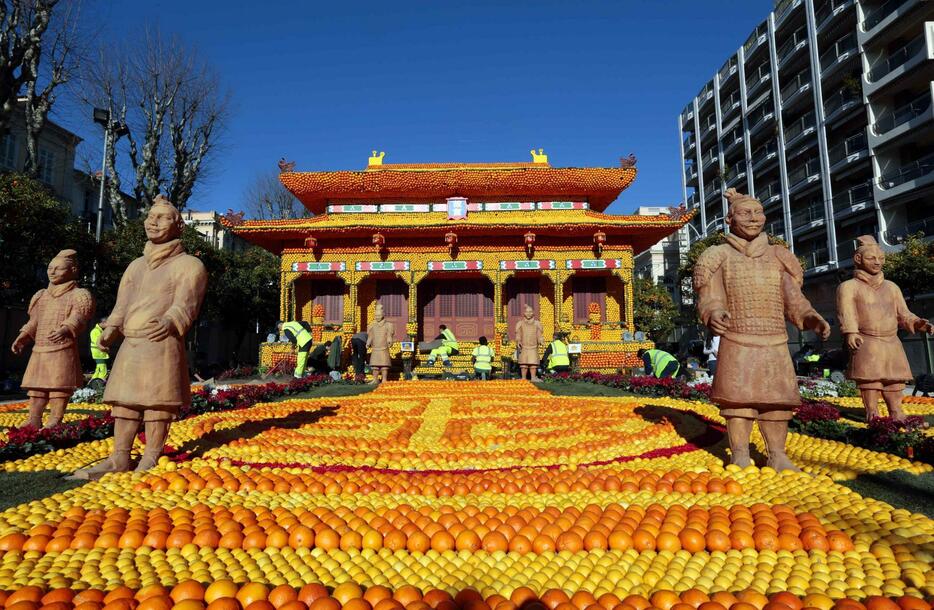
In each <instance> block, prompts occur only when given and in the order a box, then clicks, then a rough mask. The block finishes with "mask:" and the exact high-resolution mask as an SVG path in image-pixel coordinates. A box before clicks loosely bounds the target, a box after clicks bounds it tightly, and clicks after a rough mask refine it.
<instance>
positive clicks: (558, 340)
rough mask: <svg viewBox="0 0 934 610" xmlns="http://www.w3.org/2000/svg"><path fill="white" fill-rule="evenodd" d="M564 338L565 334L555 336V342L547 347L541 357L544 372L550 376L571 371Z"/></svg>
mask: <svg viewBox="0 0 934 610" xmlns="http://www.w3.org/2000/svg"><path fill="white" fill-rule="evenodd" d="M566 338H567V335H566V334H565V333H557V334H555V340H554V341H552V342H551V343H550V344H549V345H548V348H547V349H546V350H545V354H544V356H542V360H544V361H545V370H546V371H548V372H549V373H551V374H554V373H567V372H568V371H570V370H571V357H570V356H569V355H568V344H567V342H566V341H565V339H566Z"/></svg>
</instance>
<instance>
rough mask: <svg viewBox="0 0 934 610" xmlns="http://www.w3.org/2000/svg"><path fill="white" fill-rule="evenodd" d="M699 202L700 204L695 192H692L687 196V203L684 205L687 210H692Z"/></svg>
mask: <svg viewBox="0 0 934 610" xmlns="http://www.w3.org/2000/svg"><path fill="white" fill-rule="evenodd" d="M699 202H700V199H699V198H698V196H697V191H694V192H693V193H691V194H690V195H688V198H687V201H685V202H684V203H685V205H686V206H687V208H688V209H689V210H692V209H694V208H695V207H697V204H698V203H699Z"/></svg>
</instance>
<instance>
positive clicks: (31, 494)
mask: <svg viewBox="0 0 934 610" xmlns="http://www.w3.org/2000/svg"><path fill="white" fill-rule="evenodd" d="M85 483H87V481H66V480H65V479H63V478H62V473H61V472H59V471H58V470H40V471H38V472H0V510H6V509H8V508H10V507H11V506H16V505H17V504H23V503H25V502H32V501H33V500H41V499H42V498H46V497H48V496H51V495H53V494H57V493H61V492H63V491H67V490H69V489H73V488H75V487H80V486H81V485H84V484H85Z"/></svg>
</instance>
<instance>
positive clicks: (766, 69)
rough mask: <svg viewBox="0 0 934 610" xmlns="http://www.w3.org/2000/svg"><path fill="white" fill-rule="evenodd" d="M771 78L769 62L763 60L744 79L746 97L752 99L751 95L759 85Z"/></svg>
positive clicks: (757, 89) (756, 91)
mask: <svg viewBox="0 0 934 610" xmlns="http://www.w3.org/2000/svg"><path fill="white" fill-rule="evenodd" d="M771 79H772V69H771V66H769V62H767V61H766V62H763V63H762V64H761V65H760V66H759V67H758V68H756V70H755V71H754V72H752V73H751V74H750V75H749V78H747V79H746V97H747V98H749V99H753V96H754V95H755V94H756V93H758V91H759V88H760V86H761V85H764V84H765V83H767V82H769V81H770V80H771Z"/></svg>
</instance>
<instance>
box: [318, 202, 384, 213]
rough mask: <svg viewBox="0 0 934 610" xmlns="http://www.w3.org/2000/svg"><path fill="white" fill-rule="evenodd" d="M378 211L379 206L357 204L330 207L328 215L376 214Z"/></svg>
mask: <svg viewBox="0 0 934 610" xmlns="http://www.w3.org/2000/svg"><path fill="white" fill-rule="evenodd" d="M378 211H379V206H378V205H372V204H358V203H355V204H341V205H329V206H328V214H375V213H376V212H378Z"/></svg>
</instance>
